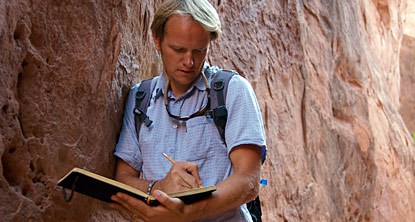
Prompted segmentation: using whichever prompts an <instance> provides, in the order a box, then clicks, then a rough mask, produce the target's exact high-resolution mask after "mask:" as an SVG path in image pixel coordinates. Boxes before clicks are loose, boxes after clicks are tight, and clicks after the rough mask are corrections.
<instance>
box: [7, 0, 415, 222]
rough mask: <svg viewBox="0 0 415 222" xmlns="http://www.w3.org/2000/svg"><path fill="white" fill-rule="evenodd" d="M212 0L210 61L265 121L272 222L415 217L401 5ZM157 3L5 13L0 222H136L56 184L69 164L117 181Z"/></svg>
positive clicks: (150, 61) (66, 5)
mask: <svg viewBox="0 0 415 222" xmlns="http://www.w3.org/2000/svg"><path fill="white" fill-rule="evenodd" d="M158 2H160V1H156V3H158ZM212 2H214V3H215V6H216V7H217V8H218V10H219V11H220V13H221V19H222V21H223V23H224V36H223V38H222V41H221V42H219V43H217V44H214V45H213V47H212V50H211V51H212V52H211V56H210V59H209V60H210V62H211V63H214V64H218V65H221V66H224V67H226V68H230V69H236V70H237V71H239V72H240V73H241V74H242V75H244V76H245V77H247V78H248V79H249V80H250V81H251V82H252V84H253V86H254V88H255V90H256V92H257V95H258V97H259V100H260V105H261V108H262V112H263V116H264V121H265V126H266V130H267V136H268V145H269V153H268V154H269V155H268V161H267V162H266V164H265V165H264V170H263V177H266V178H268V179H269V185H268V186H267V187H264V188H263V189H262V190H261V195H262V200H263V211H264V219H265V221H284V220H285V221H408V219H409V218H415V193H414V192H415V177H414V172H415V165H414V163H415V162H414V147H413V142H412V141H411V138H410V136H409V133H408V130H407V128H406V127H405V124H404V122H403V120H402V118H401V116H400V114H399V112H398V109H399V107H400V106H404V105H405V104H402V103H403V102H404V100H402V99H401V100H400V93H401V92H402V89H401V88H400V87H401V85H400V82H401V79H400V73H399V65H400V61H399V56H400V45H401V42H402V37H403V34H402V30H403V12H404V10H405V7H406V1H399V0H389V1H388V0H372V1H334V2H331V1H322V0H312V1H272V0H265V1H245V0H244V1H228V0H222V1H219V0H215V1H212ZM156 3H154V1H146V0H142V1H127V0H112V1H109V0H108V1H88V2H84V1H79V2H78V1H73V2H69V1H68V2H66V1H65V2H60V1H52V0H46V1H39V0H33V1H30V2H28V1H23V0H20V1H13V2H10V1H2V2H0V48H1V54H0V74H1V77H0V84H1V85H0V107H1V110H0V112H1V115H0V130H1V135H0V155H1V165H0V167H1V172H2V174H0V189H1V192H0V197H1V200H2V201H3V202H4V203H8V204H2V205H1V206H0V218H3V219H4V220H5V221H23V220H27V218H28V219H29V220H31V221H121V220H123V219H126V218H128V217H123V216H122V215H120V214H119V213H117V212H115V211H112V210H110V209H109V208H108V207H107V206H106V205H105V204H102V203H100V202H97V201H94V200H91V199H88V198H85V197H83V196H81V195H76V196H75V198H74V200H73V201H72V202H71V203H70V204H67V203H64V202H63V200H62V196H61V190H60V189H58V188H57V187H56V182H57V180H58V179H59V178H60V177H61V176H62V175H63V174H64V173H66V171H68V170H69V169H71V168H72V167H73V166H80V167H84V168H87V169H89V170H92V171H94V172H98V173H101V174H104V175H107V176H111V174H112V172H113V166H114V164H113V161H114V159H113V158H112V156H111V153H112V150H113V146H114V144H115V142H116V137H117V132H118V131H119V128H120V120H121V116H122V108H123V107H122V106H123V101H124V99H125V96H126V93H127V90H128V88H129V87H130V86H131V85H132V84H133V83H134V82H137V81H138V80H139V79H142V78H146V77H149V76H151V75H154V74H156V73H157V70H159V66H158V65H157V64H158V60H157V57H156V55H155V53H154V50H153V48H152V43H151V38H150V35H149V33H148V22H149V21H150V19H151V18H152V15H153V13H154V8H155V5H156ZM403 53H405V51H404V50H402V54H403ZM402 54H401V56H402ZM408 64H410V63H408ZM401 67H402V63H401ZM402 78H405V77H402ZM412 89H413V88H412ZM412 93H413V91H412ZM412 101H413V100H412Z"/></svg>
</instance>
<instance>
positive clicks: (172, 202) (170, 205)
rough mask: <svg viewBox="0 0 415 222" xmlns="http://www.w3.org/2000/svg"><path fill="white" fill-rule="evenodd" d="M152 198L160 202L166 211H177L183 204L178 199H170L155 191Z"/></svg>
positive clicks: (164, 194) (161, 192)
mask: <svg viewBox="0 0 415 222" xmlns="http://www.w3.org/2000/svg"><path fill="white" fill-rule="evenodd" d="M153 196H154V197H155V198H156V199H157V200H158V202H160V204H161V205H163V206H165V207H166V208H167V209H177V208H178V207H179V208H180V207H181V206H182V205H184V203H183V202H182V201H181V200H180V199H179V198H171V197H169V195H167V194H166V193H164V192H163V191H160V190H155V191H154V192H153Z"/></svg>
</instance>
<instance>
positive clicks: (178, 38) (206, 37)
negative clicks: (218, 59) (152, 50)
mask: <svg viewBox="0 0 415 222" xmlns="http://www.w3.org/2000/svg"><path fill="white" fill-rule="evenodd" d="M153 38H154V43H155V46H156V49H157V50H159V51H160V52H161V58H162V60H163V66H164V69H165V72H166V74H167V76H168V77H169V79H170V87H171V89H172V91H173V93H174V95H175V96H176V97H178V96H180V95H181V94H183V93H184V92H186V91H187V90H188V89H189V88H190V87H191V86H192V83H193V81H194V80H195V79H196V78H197V77H198V76H199V75H200V72H201V70H202V68H203V64H204V62H205V59H206V55H207V53H208V49H209V43H210V33H209V32H208V31H206V30H205V29H204V28H203V27H202V25H201V24H199V23H198V22H196V21H195V20H193V18H192V17H191V16H187V15H173V16H171V17H170V18H169V19H168V20H167V22H166V25H165V28H164V38H163V39H160V38H157V37H156V36H155V35H154V34H153Z"/></svg>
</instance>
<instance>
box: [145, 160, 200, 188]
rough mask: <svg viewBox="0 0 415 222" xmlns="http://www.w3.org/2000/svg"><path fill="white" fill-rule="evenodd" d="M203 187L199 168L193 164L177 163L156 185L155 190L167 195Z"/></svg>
mask: <svg viewBox="0 0 415 222" xmlns="http://www.w3.org/2000/svg"><path fill="white" fill-rule="evenodd" d="M201 185H202V180H201V179H200V176H199V168H198V166H197V164H196V163H192V162H175V163H174V164H173V166H172V167H171V169H170V171H169V173H168V174H167V175H166V176H165V177H164V179H162V180H160V181H159V182H157V183H156V184H155V186H154V187H153V190H156V189H157V190H162V191H163V192H165V193H173V192H179V191H183V190H188V189H192V188H197V187H200V186H201Z"/></svg>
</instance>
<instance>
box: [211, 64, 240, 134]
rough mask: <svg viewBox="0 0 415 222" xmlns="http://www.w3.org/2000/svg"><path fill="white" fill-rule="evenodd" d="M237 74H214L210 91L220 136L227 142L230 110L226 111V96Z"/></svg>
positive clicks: (220, 72)
mask: <svg viewBox="0 0 415 222" xmlns="http://www.w3.org/2000/svg"><path fill="white" fill-rule="evenodd" d="M235 74H237V73H236V72H234V71H229V70H218V71H217V72H216V73H213V74H212V75H213V78H212V81H211V88H210V89H209V90H210V102H211V104H210V106H211V109H212V108H213V109H212V117H213V120H214V122H215V125H216V128H218V131H219V134H220V136H221V138H222V140H223V141H225V127H226V121H227V118H228V110H227V109H226V106H225V105H226V94H227V92H228V85H229V81H230V80H231V78H232V76H233V75H235Z"/></svg>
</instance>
